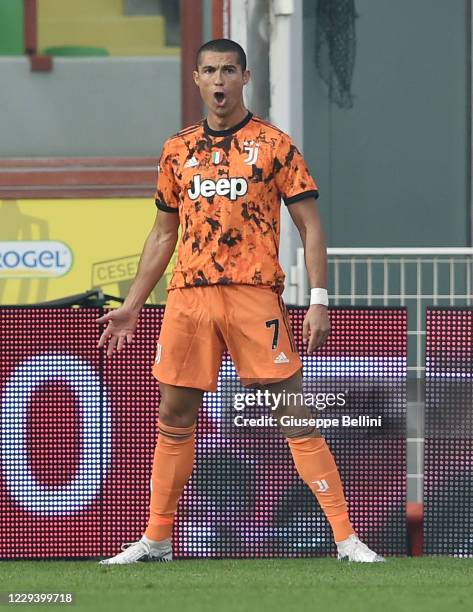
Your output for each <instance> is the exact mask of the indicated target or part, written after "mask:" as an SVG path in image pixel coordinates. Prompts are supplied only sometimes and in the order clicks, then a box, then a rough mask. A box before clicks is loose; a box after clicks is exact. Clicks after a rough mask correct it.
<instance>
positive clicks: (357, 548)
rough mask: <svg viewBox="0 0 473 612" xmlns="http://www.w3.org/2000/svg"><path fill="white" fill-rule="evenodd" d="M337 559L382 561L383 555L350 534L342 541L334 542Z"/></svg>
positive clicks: (364, 561)
mask: <svg viewBox="0 0 473 612" xmlns="http://www.w3.org/2000/svg"><path fill="white" fill-rule="evenodd" d="M336 544H337V551H338V555H337V558H338V560H339V561H355V562H357V563H383V562H384V561H385V559H384V557H381V555H378V554H376V553H375V552H374V550H371V548H368V546H366V544H363V542H362V541H361V540H360V539H359V538H358V536H356V535H355V534H352V535H351V536H349V537H348V538H347V539H346V540H343V541H342V542H336Z"/></svg>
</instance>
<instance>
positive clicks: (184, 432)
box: [145, 422, 195, 541]
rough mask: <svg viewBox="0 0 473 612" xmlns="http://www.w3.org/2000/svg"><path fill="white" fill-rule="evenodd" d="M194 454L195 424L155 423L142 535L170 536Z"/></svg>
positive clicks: (161, 538)
mask: <svg viewBox="0 0 473 612" xmlns="http://www.w3.org/2000/svg"><path fill="white" fill-rule="evenodd" d="M194 454H195V424H194V425H192V427H171V426H169V425H165V424H164V423H161V422H159V423H158V442H157V444H156V449H155V451H154V461H153V471H152V474H151V500H150V505H149V521H148V527H147V528H146V531H145V536H146V537H147V538H149V539H150V540H156V541H159V540H164V539H166V538H169V537H171V533H172V526H173V523H174V515H175V514H176V510H177V504H178V502H179V498H180V497H181V494H182V491H183V489H184V487H185V486H186V484H187V481H188V480H189V478H190V475H191V474H192V468H193V465H194Z"/></svg>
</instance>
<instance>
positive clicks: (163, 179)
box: [155, 143, 179, 212]
mask: <svg viewBox="0 0 473 612" xmlns="http://www.w3.org/2000/svg"><path fill="white" fill-rule="evenodd" d="M172 157H173V156H172V152H171V151H170V150H169V146H168V144H167V143H165V145H164V147H163V150H162V152H161V157H160V158H159V163H158V177H157V180H156V194H155V202H156V206H157V207H158V208H159V210H163V211H164V212H178V210H179V188H178V186H177V183H176V178H175V176H174V171H173V167H172Z"/></svg>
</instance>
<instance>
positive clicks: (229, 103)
mask: <svg viewBox="0 0 473 612" xmlns="http://www.w3.org/2000/svg"><path fill="white" fill-rule="evenodd" d="M193 76H194V81H195V84H196V85H197V87H198V88H199V90H200V94H201V96H202V99H203V101H204V103H205V105H206V107H207V118H206V119H205V120H203V121H201V122H199V123H197V124H196V125H192V126H190V127H188V128H186V129H184V130H182V131H181V132H179V133H178V134H176V135H175V136H173V137H171V138H170V139H169V140H167V141H166V142H165V144H164V147H163V150H162V153H161V157H160V160H159V168H158V178H157V188H156V206H157V208H158V211H157V217H156V221H155V224H154V226H153V228H152V230H151V233H150V235H149V236H148V239H147V240H146V243H145V245H144V249H143V253H142V256H141V260H140V265H139V269H138V273H137V275H136V278H135V280H134V282H133V285H132V287H131V289H130V292H129V294H128V296H127V298H126V300H125V302H124V304H123V306H122V307H121V308H118V309H117V310H114V311H111V312H109V313H107V314H106V315H105V316H103V317H101V318H100V319H98V321H99V322H102V323H107V324H108V326H107V328H106V329H105V331H104V332H103V334H102V336H101V338H100V341H99V346H104V345H105V344H106V343H107V341H108V348H107V354H108V355H109V356H111V355H113V353H114V351H115V350H117V351H121V350H122V349H123V348H124V346H125V344H126V343H130V342H132V340H133V336H134V333H135V329H136V325H137V321H138V316H139V312H140V310H141V308H142V307H143V305H144V304H145V301H146V300H147V298H148V296H149V295H150V293H151V291H152V289H153V287H154V286H155V285H156V283H157V282H158V281H159V279H160V278H161V276H162V275H163V273H164V271H165V269H166V267H167V265H168V263H169V261H170V258H171V256H172V254H173V252H174V249H175V246H176V243H177V239H178V227H179V225H181V238H180V242H179V247H178V256H177V263H176V266H175V268H174V272H173V276H172V279H171V282H170V285H169V293H168V299H167V304H166V309H165V314H164V320H163V324H162V328H161V332H160V336H159V341H158V346H157V353H156V360H155V363H154V366H153V374H154V376H155V378H156V379H157V380H158V381H159V385H160V390H161V404H160V407H159V422H158V440H157V445H156V449H155V453H154V461H153V469H152V477H151V484H152V491H151V501H150V514H149V522H148V526H147V529H146V531H145V533H144V534H143V536H142V538H141V539H140V540H139V541H137V542H134V543H131V544H127V545H124V547H122V549H123V551H122V552H120V553H119V554H117V555H116V556H114V557H112V558H110V559H105V560H103V561H101V563H103V564H126V563H134V562H137V561H148V560H156V561H170V560H172V549H171V533H172V526H173V522H174V516H175V513H176V509H177V504H178V501H179V498H180V496H181V493H182V491H183V489H184V487H185V485H186V483H187V481H188V480H189V478H190V475H191V471H192V466H193V462H194V452H195V451H194V446H195V422H196V417H197V412H198V410H199V407H200V405H201V402H202V396H203V393H204V391H215V390H216V389H217V377H218V372H219V368H220V365H221V359H222V354H223V352H224V350H225V348H227V349H228V351H229V352H230V355H231V357H232V359H233V362H234V364H235V367H236V369H237V371H238V374H239V376H240V378H241V381H242V383H243V384H244V385H246V386H255V385H259V386H260V387H263V388H265V389H266V388H268V389H270V390H271V392H273V393H277V392H281V393H282V392H283V391H285V392H286V394H288V393H298V394H301V393H302V363H301V360H300V357H299V355H298V353H297V352H296V350H295V346H294V341H293V337H292V332H291V329H290V326H289V322H288V318H287V312H286V309H285V306H284V303H283V301H282V299H281V293H282V291H283V285H284V274H283V271H282V269H281V267H280V265H279V260H278V247H279V234H280V202H281V199H283V200H284V204H285V205H286V206H287V207H288V210H289V213H290V215H291V217H292V219H293V221H294V223H295V224H296V226H297V228H298V230H299V232H300V235H301V239H302V242H303V245H304V249H305V261H306V266H307V271H308V275H309V280H310V285H311V287H312V289H311V301H310V307H309V309H308V311H307V314H306V316H305V319H304V323H303V337H304V340H305V341H306V342H308V348H307V350H308V353H309V354H311V353H313V352H314V351H315V350H316V348H317V347H319V346H321V345H322V344H323V343H324V342H325V340H326V338H327V337H328V335H329V333H330V323H329V318H328V314H327V305H328V298H327V291H326V282H327V258H326V248H325V240H324V235H323V231H322V228H321V223H320V219H319V214H318V211H317V207H316V202H315V200H316V198H317V196H318V191H317V186H316V184H315V182H314V180H313V178H312V177H311V175H310V173H309V171H308V169H307V167H306V164H305V162H304V159H303V157H302V155H301V154H300V152H299V151H298V150H297V148H296V146H295V145H294V144H293V142H292V141H291V139H290V138H289V136H288V135H287V134H285V133H283V132H282V131H281V130H279V129H278V128H277V127H275V126H273V125H271V124H269V123H267V122H266V121H263V120H262V119H260V118H258V117H255V116H254V115H253V114H252V113H251V112H250V111H248V110H247V109H246V108H245V106H244V102H243V87H244V86H245V85H246V84H247V83H248V81H249V79H250V72H249V71H248V70H247V68H246V56H245V52H244V51H243V49H242V48H241V47H240V45H238V44H237V43H235V42H234V41H231V40H227V39H218V40H212V41H210V42H208V43H206V44H204V45H203V46H202V47H201V48H200V49H199V52H198V54H197V61H196V69H195V71H194V73H193ZM299 397H301V396H299ZM283 415H289V416H294V417H296V418H298V417H310V416H311V415H310V412H309V408H308V407H306V406H304V405H300V404H297V403H296V402H293V403H292V405H291V404H289V403H286V405H284V406H282V407H281V408H278V412H277V418H278V419H280V418H281V416H283ZM280 429H281V432H282V434H283V435H284V436H285V437H286V439H287V442H288V445H289V448H290V450H291V453H292V457H293V459H294V463H295V466H296V468H297V470H298V473H299V475H300V477H301V478H302V479H303V480H304V482H305V483H306V484H307V485H308V486H309V487H310V488H311V490H312V491H313V493H314V495H315V496H316V497H317V500H318V502H319V503H320V505H321V507H322V509H323V511H324V513H325V515H326V517H327V520H328V521H329V523H330V526H331V528H332V531H333V535H334V539H335V542H336V545H337V549H338V557H339V558H340V559H348V560H350V561H360V562H374V561H383V560H384V559H383V558H382V557H380V556H379V555H377V554H376V553H375V552H373V551H372V550H370V549H369V548H368V547H367V546H366V545H365V544H363V543H362V542H361V541H360V540H359V539H358V537H357V536H356V534H355V532H354V529H353V527H352V524H351V522H350V519H349V516H348V509H347V504H346V501H345V498H344V493H343V488H342V483H341V480H340V476H339V473H338V469H337V467H336V464H335V461H334V459H333V456H332V454H331V452H330V449H329V448H328V446H327V444H326V443H325V440H324V439H323V438H322V437H321V436H320V434H319V432H318V431H317V430H316V429H315V428H313V427H304V426H300V427H299V426H293V427H282V426H280Z"/></svg>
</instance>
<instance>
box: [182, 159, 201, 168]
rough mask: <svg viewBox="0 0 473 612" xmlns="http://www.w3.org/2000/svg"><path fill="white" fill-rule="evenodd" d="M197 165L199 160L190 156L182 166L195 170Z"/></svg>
mask: <svg viewBox="0 0 473 612" xmlns="http://www.w3.org/2000/svg"><path fill="white" fill-rule="evenodd" d="M198 165H199V160H198V159H196V158H195V157H194V156H192V157H191V158H190V159H188V160H187V161H186V163H185V164H184V168H196V167H197V166H198Z"/></svg>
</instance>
